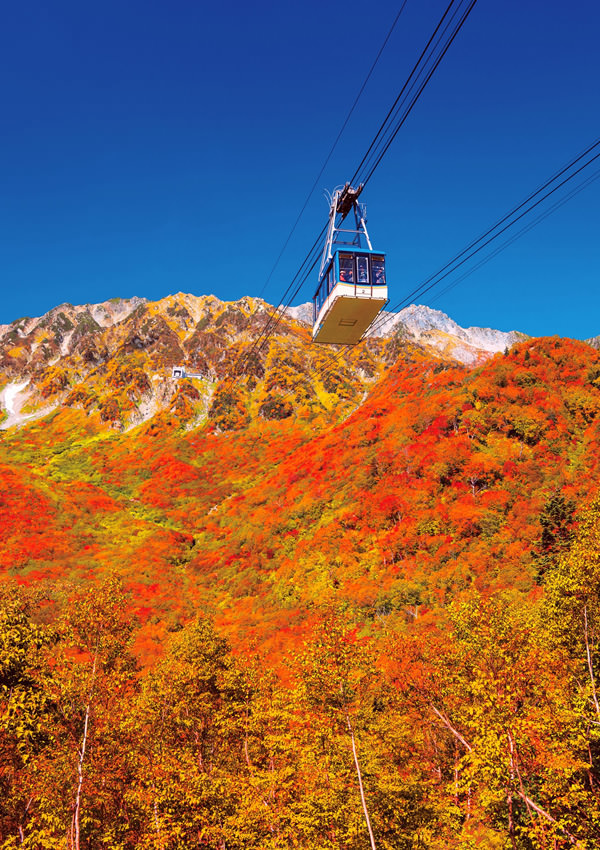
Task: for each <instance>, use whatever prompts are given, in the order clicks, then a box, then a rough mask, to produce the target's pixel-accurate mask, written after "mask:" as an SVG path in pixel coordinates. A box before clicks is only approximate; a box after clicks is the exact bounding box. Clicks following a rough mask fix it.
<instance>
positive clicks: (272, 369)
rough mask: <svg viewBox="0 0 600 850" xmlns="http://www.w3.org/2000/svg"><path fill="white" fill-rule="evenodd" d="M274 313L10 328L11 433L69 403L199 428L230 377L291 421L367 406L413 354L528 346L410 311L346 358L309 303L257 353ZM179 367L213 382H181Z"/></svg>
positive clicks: (126, 423)
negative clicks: (327, 339)
mask: <svg viewBox="0 0 600 850" xmlns="http://www.w3.org/2000/svg"><path fill="white" fill-rule="evenodd" d="M272 311H273V308H272V307H271V306H270V305H269V304H267V303H266V302H265V301H262V300H261V299H257V298H250V297H245V298H242V299H240V300H239V301H236V302H222V301H220V300H219V299H218V298H216V297H214V296H212V295H206V296H195V295H190V294H184V293H178V294H176V295H172V296H168V297H167V298H164V299H162V300H160V301H156V302H151V301H148V300H147V299H145V298H139V297H134V298H131V299H118V298H115V299H111V300H109V301H105V302H102V303H100V304H84V305H78V306H73V305H71V304H61V305H59V306H58V307H55V308H53V309H52V310H50V311H49V312H48V313H46V314H45V315H43V316H40V317H37V318H29V317H24V318H20V319H17V320H16V321H14V322H12V323H11V324H9V325H0V406H1V407H0V411H1V415H2V421H1V422H0V428H3V429H7V428H10V427H12V426H13V425H17V424H20V423H22V422H24V421H27V420H29V419H35V418H40V417H42V416H45V415H47V414H49V413H51V412H52V411H53V410H55V409H56V408H57V407H58V406H62V407H65V406H66V407H72V408H78V409H83V410H85V411H86V412H87V413H88V414H89V415H98V416H99V417H100V421H101V422H102V423H104V425H105V426H106V425H108V426H109V427H117V428H119V429H122V428H127V427H131V426H133V425H136V424H139V423H141V422H144V421H146V420H148V419H151V418H152V417H153V416H155V415H156V414H157V413H160V412H168V411H171V412H173V411H175V412H176V413H177V415H180V416H183V417H184V419H186V421H188V423H189V424H190V426H191V424H192V423H194V422H196V423H197V422H199V421H201V420H202V419H205V418H206V417H207V416H208V415H209V413H210V410H211V405H212V404H213V402H214V399H213V396H214V393H215V390H216V388H217V386H218V385H219V382H223V379H225V378H228V380H227V381H224V383H225V385H226V388H227V389H228V392H230V394H231V389H232V386H231V385H236V386H238V387H239V389H238V390H236V392H238V393H239V392H240V391H241V390H242V389H243V393H245V394H246V395H248V394H249V395H250V396H251V398H252V401H251V406H252V405H254V407H256V410H261V411H262V414H261V415H263V414H264V415H267V416H270V417H282V416H285V415H291V411H292V409H294V405H298V404H300V402H301V401H304V402H307V401H308V402H309V403H310V404H313V406H319V405H320V406H321V407H323V408H324V409H327V407H328V401H327V395H328V394H331V393H332V392H334V391H336V390H337V389H339V387H338V384H340V383H343V384H344V385H345V387H346V389H345V390H344V393H345V397H346V400H347V402H348V403H349V404H350V403H352V402H354V403H358V400H359V399H360V398H362V397H363V395H364V392H365V390H366V389H367V388H368V385H369V383H370V382H372V381H373V380H375V379H376V377H377V376H379V375H380V374H381V371H382V369H384V368H385V367H386V366H387V365H389V364H390V363H391V362H393V361H394V359H395V358H397V357H398V356H399V353H400V352H404V353H406V351H407V350H408V349H411V350H413V353H414V351H417V350H418V351H419V352H420V356H429V357H434V358H440V357H441V358H443V359H449V360H453V361H458V362H461V363H465V364H474V363H478V362H482V361H483V360H484V359H486V358H488V357H489V356H490V355H491V354H493V353H495V352H498V351H503V350H504V349H505V348H507V347H510V346H511V345H512V344H513V343H514V342H516V341H518V340H519V339H523V338H524V335H523V334H520V333H518V332H517V331H511V332H509V333H505V332H502V331H495V330H492V329H489V328H466V329H465V328H461V327H460V326H459V325H458V324H457V323H456V322H454V321H453V320H452V319H450V318H449V317H448V316H446V315H445V314H444V313H442V312H441V311H438V310H432V309H430V308H428V307H425V306H416V305H411V306H410V307H408V308H406V309H405V310H402V311H401V312H399V313H397V314H391V313H388V314H383V316H382V319H380V320H379V322H378V323H377V324H376V327H375V329H374V330H373V332H372V333H371V334H370V335H369V337H368V338H367V340H365V343H364V345H362V346H357V347H355V348H354V349H352V350H351V351H347V352H344V356H343V357H340V356H339V355H338V354H336V350H335V349H332V348H331V347H328V346H311V345H310V322H311V319H312V306H311V305H310V304H308V305H300V306H298V307H293V308H289V309H288V310H287V315H285V316H284V318H283V319H282V321H281V322H280V323H279V324H278V325H277V327H276V331H275V333H274V334H273V335H272V336H270V337H269V338H268V340H266V341H265V340H263V341H262V343H261V344H260V345H259V346H258V348H257V349H256V350H253V348H252V347H253V344H254V342H255V340H257V339H259V340H260V339H261V335H262V333H263V330H264V328H265V326H266V323H267V322H268V320H269V316H270V315H271V313H272ZM175 365H184V366H185V368H186V370H187V371H188V372H190V373H194V374H199V375H201V376H202V378H201V379H200V380H199V381H194V383H191V382H179V383H177V382H176V381H174V380H173V379H172V377H171V369H172V367H173V366H175ZM315 376H316V377H315ZM344 393H343V395H344ZM245 403H246V402H244V404H245ZM228 404H229V405H231V404H233V402H232V400H231V399H229V402H228Z"/></svg>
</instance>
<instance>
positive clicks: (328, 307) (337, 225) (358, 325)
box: [313, 183, 388, 345]
mask: <svg viewBox="0 0 600 850" xmlns="http://www.w3.org/2000/svg"><path fill="white" fill-rule="evenodd" d="M361 191H362V184H361V185H360V186H359V187H358V189H353V188H352V186H350V184H349V183H346V185H345V186H344V187H343V188H341V189H336V190H335V192H334V193H333V196H332V198H331V207H330V210H329V226H328V228H327V237H326V240H325V246H324V248H323V257H322V260H321V268H320V270H319V285H318V287H317V291H316V292H315V295H314V297H313V342H320V343H330V344H337V345H354V343H357V342H359V341H360V340H361V339H362V337H363V336H364V335H365V333H366V332H367V330H368V329H369V327H370V326H371V324H372V323H373V321H374V320H375V318H376V316H377V315H378V314H379V312H380V311H381V310H383V308H384V307H385V305H386V304H387V303H388V294H387V283H386V278H385V254H383V253H382V252H381V251H374V250H373V246H372V245H371V240H370V239H369V234H368V233H367V222H366V212H365V207H364V206H363V205H362V204H359V203H358V196H359V195H360V193H361ZM350 212H352V213H353V215H354V222H352V221H350V222H349V223H345V219H346V217H347V216H349V214H350ZM352 223H353V224H354V228H353V229H352V228H351V225H352ZM344 224H346V227H345V228H343V227H342V225H344ZM349 227H350V229H348V228H349Z"/></svg>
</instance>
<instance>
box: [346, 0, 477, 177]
mask: <svg viewBox="0 0 600 850" xmlns="http://www.w3.org/2000/svg"><path fill="white" fill-rule="evenodd" d="M457 1H458V5H460V3H461V2H462V0H450V2H449V3H448V5H447V7H446V9H445V10H444V13H443V15H442V17H441V18H440V20H439V21H438V24H437V26H436V28H435V30H434V31H433V34H432V35H431V37H430V39H429V41H428V42H427V44H426V45H425V47H424V48H423V50H422V51H421V55H420V56H419V58H418V59H417V61H416V62H415V64H414V65H413V68H412V70H411V72H410V74H409V75H408V77H407V79H406V82H405V83H404V85H403V86H402V88H401V89H400V92H399V94H398V96H397V97H396V99H395V101H394V102H393V104H392V105H391V107H390V109H389V110H388V113H387V115H386V116H385V118H384V119H383V121H382V122H381V124H380V126H379V129H378V131H377V133H376V134H375V136H374V138H373V141H372V142H371V144H370V145H369V147H368V149H367V151H366V153H365V154H364V156H363V158H362V159H361V161H360V162H359V164H358V166H357V168H356V169H355V171H354V174H353V175H352V178H351V180H350V183H351V184H352V183H354V182H355V181H356V180H357V177H358V175H359V174H360V172H361V169H362V167H363V165H364V164H365V162H366V161H367V159H368V157H369V155H370V153H371V151H372V150H373V148H374V147H375V145H376V144H377V143H378V140H379V138H380V136H382V134H383V133H384V132H385V130H386V128H387V126H388V124H389V123H390V121H391V118H392V115H393V114H394V112H395V110H396V107H397V106H398V103H399V102H400V100H401V99H402V96H403V95H404V93H405V91H406V89H407V87H408V86H409V85H411V80H412V78H413V77H414V76H415V74H416V73H417V72H418V71H419V69H420V67H421V64H422V63H424V58H425V57H426V55H427V52H428V50H429V48H430V46H431V44H432V42H433V41H434V40H435V38H436V36H437V34H438V32H439V30H440V28H441V27H442V26H443V24H444V20H445V19H446V17H447V16H448V15H449V13H450V11H451V9H452V7H453V6H454V5H455V3H457ZM425 61H427V60H425Z"/></svg>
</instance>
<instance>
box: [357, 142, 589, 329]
mask: <svg viewBox="0 0 600 850" xmlns="http://www.w3.org/2000/svg"><path fill="white" fill-rule="evenodd" d="M598 147H600V139H599V140H598V141H597V142H595V143H594V144H593V145H592V146H591V147H590V148H589V149H588V152H589V153H591V152H593V151H594V150H596V149H597V148H598ZM581 158H582V157H581V156H578V157H577V158H576V159H575V160H572V161H571V163H569V165H568V166H567V167H566V168H564V169H562V170H561V172H560V176H562V175H563V174H564V173H565V172H566V171H570V170H571V169H572V167H573V165H575V164H576V163H577V162H579V161H580V160H581ZM598 159H600V152H598V153H596V154H594V156H592V157H591V158H590V159H588V160H587V161H586V162H584V163H583V164H582V165H580V166H579V167H578V168H577V169H575V171H573V173H572V174H569V175H567V176H566V177H565V178H564V179H563V180H561V181H560V182H559V183H558V184H557V185H556V186H554V187H553V188H552V189H549V191H548V192H546V194H544V195H542V196H541V197H540V198H538V199H537V200H535V202H534V203H531V204H530V205H529V206H528V207H527V208H526V209H522V208H523V206H524V204H523V203H521V204H519V205H518V206H517V207H515V208H514V209H513V210H511V212H510V213H508V214H507V215H506V216H504V217H503V218H502V219H501V220H500V222H499V223H498V224H496V225H494V227H492V228H490V229H489V230H487V231H486V232H485V233H484V234H483V235H482V236H480V237H479V239H477V240H475V241H474V242H472V243H471V244H470V245H469V246H467V248H465V249H463V250H462V251H461V252H460V253H459V254H457V255H456V256H455V257H454V259H452V260H451V261H450V262H449V263H446V265H445V266H442V268H441V269H440V270H439V271H437V272H436V273H435V274H433V275H431V276H430V277H428V278H427V280H425V281H423V283H422V284H420V285H419V286H418V287H416V289H414V290H413V291H412V292H411V293H409V294H408V295H407V296H405V297H404V298H403V299H402V300H401V301H399V302H398V304H396V305H395V306H394V307H392V312H394V311H396V310H398V309H402V306H403V305H405V304H406V303H407V301H408V302H410V301H411V300H412V299H413V298H414V297H420V296H421V295H424V294H425V293H426V292H429V291H430V290H431V289H432V288H433V287H435V286H437V285H438V284H439V283H440V282H441V281H442V280H444V279H445V278H447V277H448V275H450V274H452V273H453V272H455V271H456V270H457V269H459V268H460V267H461V266H463V265H464V264H465V263H467V262H468V261H469V260H470V259H472V258H473V257H474V256H475V255H476V254H478V253H479V252H480V251H482V250H483V249H484V248H485V247H486V246H487V245H489V244H490V243H491V242H493V241H494V240H495V239H497V238H498V237H499V236H501V235H502V234H503V233H505V232H506V231H507V230H508V229H509V228H511V227H513V226H514V225H515V224H516V223H517V222H518V221H520V220H521V219H522V218H524V216H526V215H529V213H530V212H531V211H532V210H534V209H535V208H536V207H538V206H539V205H540V204H541V203H543V202H544V201H545V200H546V199H547V198H549V197H550V196H551V195H553V194H554V193H555V192H557V191H558V190H559V189H561V188H562V187H563V186H564V185H566V184H567V183H568V182H569V181H570V180H573V179H574V178H575V177H576V176H577V175H578V174H580V173H581V172H582V171H583V170H584V169H586V168H588V167H589V166H590V165H591V164H592V163H593V162H596V160H598ZM555 180H556V178H553V180H550V181H549V182H547V183H545V184H544V186H543V187H542V188H541V189H540V190H538V191H537V192H535V193H534V194H533V195H532V196H530V198H529V199H528V200H533V198H535V196H536V195H538V194H539V193H540V191H544V190H545V189H547V188H548V186H549V185H551V183H552V182H555ZM525 203H527V201H526V202H525ZM519 210H521V212H520V213H519V215H517V216H516V218H515V217H513V216H514V215H515V213H516V212H518V211H519ZM508 219H511V220H510V221H509V220H508ZM504 222H507V223H506V224H505V223H504ZM500 225H503V226H502V227H501V228H500V230H498V231H497V233H493V231H495V230H497V228H498V227H499V226H500ZM490 234H493V235H490ZM482 240H484V241H482ZM479 243H481V244H479ZM475 246H477V247H475ZM469 251H470V253H468V252H469ZM465 254H466V256H465ZM379 324H380V323H379V322H375V323H374V325H372V329H376V328H377V326H378V325H379Z"/></svg>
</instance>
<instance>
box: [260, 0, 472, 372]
mask: <svg viewBox="0 0 600 850" xmlns="http://www.w3.org/2000/svg"><path fill="white" fill-rule="evenodd" d="M476 2H477V0H470V2H469V5H468V8H467V9H466V11H464V12H463V14H462V17H461V18H460V20H459V22H458V23H456V24H455V25H454V29H453V31H452V33H451V35H450V37H449V38H448V39H447V40H446V42H445V44H444V46H443V48H442V50H441V52H440V53H439V55H438V56H437V57H435V59H434V64H433V67H431V68H430V69H429V70H428V71H426V77H425V80H424V81H423V82H421V83H420V85H419V89H418V91H417V92H416V94H415V95H414V96H413V99H412V101H411V103H410V105H409V107H408V109H407V110H406V111H405V113H404V114H403V115H402V118H401V121H400V123H399V124H397V125H396V126H394V127H393V130H392V135H391V137H389V138H388V139H387V140H386V141H385V142H384V144H385V147H384V150H383V151H382V152H381V153H379V154H378V155H377V161H376V163H375V165H374V166H372V167H371V170H370V172H369V175H368V178H367V179H369V180H370V178H371V177H372V176H373V173H374V171H375V169H376V168H377V166H378V165H379V163H380V162H381V160H382V158H383V156H384V155H385V153H386V151H387V150H388V148H389V147H390V145H391V143H392V141H393V139H394V138H395V137H396V135H397V133H398V131H399V130H400V127H401V126H402V124H403V123H404V121H405V120H406V118H407V117H408V115H409V114H410V112H411V110H412V109H413V107H414V106H415V104H416V103H417V101H418V99H419V97H420V96H421V94H422V92H423V90H424V88H425V86H426V85H427V83H428V82H429V80H430V79H431V77H432V75H433V73H434V72H435V70H436V68H437V67H438V65H439V64H440V62H441V60H442V59H443V57H444V55H445V54H446V52H447V50H448V48H449V47H450V45H451V44H452V42H453V40H454V38H455V37H456V35H457V33H458V32H459V30H460V29H461V27H462V26H463V24H464V22H465V21H466V19H467V17H468V15H469V13H470V12H471V10H472V9H473V7H474V6H475V3H476ZM461 3H462V0H451V2H450V3H449V4H448V6H447V7H446V10H445V11H444V14H443V15H442V17H441V19H440V21H439V22H438V25H437V26H436V28H435V30H434V33H433V35H432V36H431V38H430V39H429V41H428V43H427V45H426V47H425V49H424V50H423V51H422V52H421V55H420V56H419V59H418V60H417V62H416V63H415V65H414V66H413V69H412V70H411V72H410V75H409V78H408V80H407V81H406V83H405V84H404V85H403V87H402V89H401V92H400V94H399V95H398V97H397V98H396V100H395V101H394V104H393V105H392V107H391V109H390V110H389V111H388V114H387V116H386V118H385V119H384V121H383V122H382V124H381V126H380V128H379V130H378V131H377V134H376V136H375V139H374V140H373V142H371V145H370V146H369V149H368V151H367V153H366V154H365V156H364V157H363V159H362V160H361V163H360V165H359V167H358V168H357V169H356V171H355V173H354V176H353V178H352V181H351V182H353V181H354V180H355V178H356V176H357V174H359V172H360V168H361V167H362V165H363V164H364V163H365V161H366V160H367V157H368V155H369V152H370V151H372V150H373V146H374V144H375V141H376V139H377V138H378V137H379V136H381V135H382V133H385V132H387V131H388V130H389V126H387V127H386V125H388V124H389V119H390V116H392V115H394V113H396V114H397V112H398V109H397V106H398V103H399V102H400V101H401V99H402V94H403V93H405V92H406V90H407V87H408V86H409V84H410V80H411V78H412V77H415V75H416V77H415V79H414V80H413V82H412V84H410V87H409V89H408V90H409V92H410V91H411V90H412V87H413V85H415V84H416V81H417V80H418V77H419V75H420V74H422V73H423V71H424V68H425V67H426V63H428V62H429V61H430V59H431V56H432V55H433V54H434V52H435V50H437V48H438V46H439V44H440V42H441V40H442V39H443V36H444V33H445V32H446V31H447V29H448V28H449V27H450V26H451V25H452V20H453V19H454V17H455V16H456V15H457V14H458V13H459V12H458V10H459V9H460V6H461ZM455 4H457V5H456V8H455V9H454V12H452V14H451V15H450V18H449V20H448V21H446V24H445V26H444V27H443V29H442V33H441V35H440V37H439V38H438V39H437V41H436V35H437V34H438V32H439V31H440V29H441V28H442V26H443V25H444V21H445V19H446V18H447V17H448V15H449V14H450V12H451V10H452V7H453V6H455ZM432 43H434V47H433V50H432V52H431V55H427V54H428V51H429V48H430V47H431V45H432ZM421 63H423V67H420V65H421ZM324 232H325V228H324V229H323V230H322V231H321V237H319V238H322V235H323V233H324ZM315 265H316V260H315V261H314V262H313V264H312V265H311V267H310V268H309V269H308V271H307V272H306V273H305V276H304V278H303V279H302V280H301V282H300V284H299V285H298V286H297V287H296V290H295V291H294V294H293V296H292V297H291V298H290V301H289V303H291V302H292V301H293V300H294V298H295V297H296V295H297V294H298V292H299V291H300V289H301V288H302V286H303V284H304V282H305V281H306V279H307V278H308V274H310V272H311V271H312V269H313V268H314V266H315ZM288 291H289V287H288ZM281 303H282V302H280V305H279V306H278V308H277V310H279V307H280V306H281ZM286 306H288V305H286ZM285 309H286V307H285V306H284V308H283V310H281V311H280V313H279V315H278V316H277V318H276V320H275V322H274V325H273V323H272V322H269V333H267V334H266V336H265V337H264V340H263V342H262V343H261V344H260V347H259V348H257V350H258V351H260V350H262V348H263V347H264V345H265V343H266V341H267V340H268V338H269V336H271V335H272V333H274V331H275V329H276V328H277V326H278V325H279V322H280V321H281V319H282V318H283V315H284V313H285ZM276 312H277V311H276ZM272 318H275V313H274V314H273V317H272ZM271 328H272V329H271ZM251 353H252V350H251V352H249V356H250V354H251Z"/></svg>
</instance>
